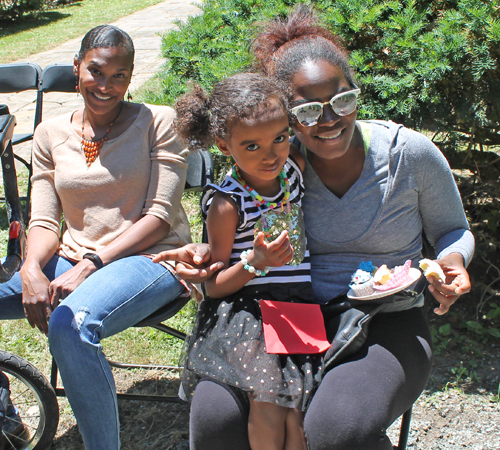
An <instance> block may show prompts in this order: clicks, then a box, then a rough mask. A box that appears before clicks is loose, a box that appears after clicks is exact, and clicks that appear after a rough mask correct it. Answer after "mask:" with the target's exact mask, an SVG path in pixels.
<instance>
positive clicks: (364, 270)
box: [349, 261, 377, 297]
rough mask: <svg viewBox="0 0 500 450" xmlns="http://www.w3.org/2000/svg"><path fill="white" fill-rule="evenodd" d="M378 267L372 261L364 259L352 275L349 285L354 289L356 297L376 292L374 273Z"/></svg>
mask: <svg viewBox="0 0 500 450" xmlns="http://www.w3.org/2000/svg"><path fill="white" fill-rule="evenodd" d="M376 270H377V268H376V267H375V266H374V265H373V264H372V262H371V261H368V262H365V261H362V262H361V264H360V265H359V267H358V268H357V270H356V272H354V273H353V275H352V277H351V283H350V284H349V287H350V288H351V289H352V291H353V292H354V294H355V295H356V297H364V296H366V295H371V294H373V292H375V289H373V273H374V272H375V271H376Z"/></svg>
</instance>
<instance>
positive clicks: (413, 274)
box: [347, 267, 422, 300]
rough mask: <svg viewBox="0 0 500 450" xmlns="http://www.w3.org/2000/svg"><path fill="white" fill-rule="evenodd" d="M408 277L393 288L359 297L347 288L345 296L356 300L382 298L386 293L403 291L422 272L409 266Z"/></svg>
mask: <svg viewBox="0 0 500 450" xmlns="http://www.w3.org/2000/svg"><path fill="white" fill-rule="evenodd" d="M409 275H410V278H409V279H408V281H406V282H405V283H404V284H402V285H401V286H398V287H395V288H393V289H388V290H387V291H375V292H374V293H373V294H370V295H360V296H359V297H358V296H357V295H356V294H355V293H354V291H353V290H352V289H349V292H348V293H347V297H349V298H354V299H356V300H375V299H376V298H382V297H387V296H388V295H391V294H395V293H396V292H400V291H403V290H404V289H406V288H407V287H410V286H411V285H412V284H413V283H415V281H417V280H418V279H419V278H420V276H421V275H422V272H420V270H419V269H416V268H415V267H412V268H410V273H409Z"/></svg>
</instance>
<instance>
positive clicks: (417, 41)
mask: <svg viewBox="0 0 500 450" xmlns="http://www.w3.org/2000/svg"><path fill="white" fill-rule="evenodd" d="M295 3H297V1H296V0H268V1H263V0H206V1H204V2H203V4H201V5H200V7H201V8H202V10H203V11H204V14H203V15H200V16H197V17H194V18H191V19H190V20H189V21H188V22H187V23H186V24H180V30H179V31H175V32H171V33H169V34H168V35H166V36H165V37H164V40H163V54H164V56H165V57H166V58H167V63H166V66H165V70H164V75H163V88H164V92H163V94H162V95H161V96H159V97H157V98H156V99H155V101H158V102H165V103H168V104H172V103H173V102H174V101H175V99H176V98H177V97H178V96H179V95H180V94H181V93H183V92H184V91H185V90H186V82H187V81H188V80H195V81H196V82H198V83H200V84H201V85H202V86H204V87H206V88H208V87H210V86H211V85H213V83H214V82H216V81H218V80H219V79H221V78H223V77H226V76H228V75H231V74H233V73H236V72H238V71H241V70H243V69H245V68H246V67H248V66H249V64H250V63H251V60H250V56H249V55H248V51H247V48H248V44H249V42H250V40H251V38H252V35H253V33H254V31H255V29H256V27H258V25H255V24H256V23H257V24H258V22H259V21H261V20H265V19H269V18H271V17H274V16H276V15H284V14H286V12H287V11H288V10H289V8H290V6H293V5H294V4H295ZM305 3H312V4H314V6H315V8H316V9H317V10H318V11H319V14H320V17H321V18H322V19H323V20H324V22H325V24H326V25H327V26H328V27H329V28H330V29H332V31H334V32H335V33H337V34H338V35H339V36H341V37H342V38H343V40H344V42H345V45H346V47H347V49H348V50H349V51H350V52H351V64H352V65H353V67H354V69H355V71H356V72H357V74H358V80H359V82H360V84H361V85H362V87H363V105H362V108H361V110H360V117H361V118H390V119H393V120H395V121H398V122H402V123H404V124H405V125H408V126H410V127H413V128H416V129H425V130H428V131H433V132H436V133H437V132H441V133H443V135H442V137H446V142H447V143H448V144H451V145H455V146H456V145H459V144H461V143H462V142H466V143H467V144H468V145H469V144H470V145H471V147H472V146H473V145H474V144H478V145H500V102H498V101H497V99H498V98H500V70H499V68H498V61H499V56H500V6H499V4H498V0H495V1H491V2H485V1H484V0H454V1H452V0H420V1H415V0H408V1H404V0H335V1H332V0H317V1H315V2H305Z"/></svg>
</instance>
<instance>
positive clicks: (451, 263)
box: [427, 253, 471, 315]
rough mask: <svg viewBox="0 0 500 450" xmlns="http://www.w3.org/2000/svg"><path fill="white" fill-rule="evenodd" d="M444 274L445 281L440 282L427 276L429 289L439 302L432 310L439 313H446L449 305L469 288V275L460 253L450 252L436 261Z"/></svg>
mask: <svg viewBox="0 0 500 450" xmlns="http://www.w3.org/2000/svg"><path fill="white" fill-rule="evenodd" d="M436 262H437V263H438V264H439V265H440V266H441V268H442V269H443V272H444V274H445V276H446V281H445V282H444V283H440V282H439V281H438V280H436V279H435V278H434V277H432V276H430V277H427V280H428V281H429V283H430V284H429V291H430V292H431V294H432V295H433V296H434V298H435V299H436V300H437V301H438V302H439V303H440V305H439V308H435V309H434V312H435V313H436V314H439V315H443V314H446V313H447V312H448V311H449V310H450V307H451V305H453V303H455V302H456V301H457V299H458V298H459V297H460V296H461V295H462V294H466V293H467V292H469V291H470V289H471V284H470V277H469V273H468V272H467V269H466V268H465V267H464V260H463V257H462V255H461V254H460V253H452V254H450V255H447V256H445V257H443V258H441V259H438V260H437V261H436Z"/></svg>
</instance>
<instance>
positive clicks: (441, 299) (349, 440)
mask: <svg viewBox="0 0 500 450" xmlns="http://www.w3.org/2000/svg"><path fill="white" fill-rule="evenodd" d="M253 48H254V53H255V56H256V59H257V61H258V62H259V63H260V66H261V69H262V71H263V72H265V73H266V74H268V75H270V76H274V77H277V78H278V79H280V80H281V81H284V82H285V83H287V84H288V87H289V92H290V96H291V105H292V108H291V112H292V114H293V115H294V117H295V123H294V124H293V126H292V128H293V131H294V134H295V136H294V138H293V141H294V142H295V144H296V145H297V146H299V147H300V149H301V151H302V153H303V155H304V156H305V159H306V168H305V171H304V180H305V187H306V190H305V196H304V199H303V208H304V213H305V221H306V234H307V239H308V243H309V246H310V252H311V265H312V282H313V289H314V292H315V295H316V298H317V299H319V301H322V302H327V301H329V300H331V299H332V297H335V298H334V300H332V302H336V301H337V302H339V301H342V300H345V294H346V292H347V290H348V284H349V281H350V277H351V274H352V273H353V272H354V271H355V270H356V268H357V267H358V265H359V263H360V262H361V261H372V262H373V263H374V264H375V265H381V264H387V265H388V266H389V267H393V266H395V265H401V264H403V263H404V262H405V260H407V259H410V260H411V261H412V263H413V266H417V265H418V261H419V259H421V258H422V233H423V232H425V235H426V236H427V238H428V240H429V241H430V243H431V244H432V245H433V246H434V248H435V250H436V254H437V262H438V263H439V265H440V266H441V267H442V269H443V270H444V273H445V275H446V280H445V282H444V283H440V282H439V281H437V280H435V279H434V278H432V277H429V282H430V291H431V293H432V294H433V296H434V297H435V299H436V300H437V301H438V303H439V304H440V306H439V307H438V308H436V309H435V312H436V313H437V314H445V313H446V312H447V311H448V309H449V308H450V306H451V305H452V304H453V303H454V302H455V301H456V300H457V298H458V297H460V295H462V294H464V293H467V292H468V291H469V290H470V280H469V275H468V273H467V271H466V269H465V267H466V266H467V264H468V263H469V261H470V259H471V258H472V254H473V251H474V239H473V236H472V234H471V233H470V231H469V227H468V223H467V220H466V217H465V214H464V211H463V207H462V203H461V199H460V195H459V193H458V190H457V187H456V184H455V182H454V179H453V176H452V173H451V170H450V168H449V166H448V164H447V161H446V160H445V158H444V157H443V155H442V154H441V153H440V151H439V150H438V149H437V148H436V147H435V146H434V145H433V144H432V143H431V142H430V141H429V140H428V139H427V138H425V137H424V136H422V135H420V134H418V133H416V132H413V131H410V130H408V129H406V128H404V127H402V126H400V125H397V124H395V123H393V122H387V121H357V120H356V101H357V96H358V95H359V93H360V90H359V88H358V87H357V86H356V83H355V80H354V75H353V73H352V70H351V68H350V67H349V65H348V62H347V55H346V53H345V51H344V50H343V49H342V47H341V46H340V45H339V42H338V39H337V38H336V37H335V36H333V35H332V34H331V33H330V32H328V31H327V30H326V29H325V28H322V27H320V26H319V25H318V24H317V22H316V20H315V19H314V16H313V14H312V11H311V10H310V9H308V8H307V7H304V6H299V7H298V8H297V9H296V10H295V12H293V13H292V14H291V15H290V16H289V17H288V18H286V19H285V20H276V21H274V22H271V23H270V24H268V26H267V28H266V30H265V31H264V32H263V33H262V34H261V35H260V36H259V37H258V38H257V39H256V41H255V42H254V46H253ZM415 289H416V288H415ZM423 305H424V299H423V294H421V293H417V294H411V293H410V294H408V296H407V299H406V300H404V301H398V302H395V303H393V304H392V305H391V308H392V310H389V311H390V312H387V313H379V314H378V315H376V316H374V318H373V319H372V321H371V323H370V326H369V330H368V338H367V340H366V342H365V343H364V344H363V346H362V347H361V348H360V349H359V350H358V351H357V352H356V353H355V354H353V355H352V356H350V357H348V358H347V359H346V360H344V361H342V363H341V364H339V365H337V366H336V367H334V368H332V369H331V370H330V371H329V372H328V373H326V374H325V377H324V379H323V381H322V383H321V385H320V386H319V388H318V390H317V391H316V393H315V395H314V397H313V399H312V401H311V404H310V406H309V408H308V410H307V412H306V414H305V419H304V429H305V433H306V438H307V444H308V448H309V449H311V450H318V449H329V450H339V449H346V450H357V449H363V450H389V449H392V448H393V446H392V444H391V442H390V440H389V438H388V436H387V435H386V429H387V428H388V427H389V426H390V424H391V423H392V422H393V421H394V420H395V419H396V418H397V417H398V416H399V415H401V414H402V413H404V412H405V411H406V410H407V409H408V408H409V407H410V405H411V404H412V403H413V402H414V401H415V400H416V399H417V397H418V396H419V395H420V393H421V392H422V390H423V389H424V387H425V385H426V383H427V380H428V377H429V374H430V369H431V360H432V350H431V336H430V333H429V329H428V326H427V323H426V319H425V316H424V308H423ZM247 414H248V407H247V406H246V405H245V403H244V402H242V401H241V399H240V398H238V396H236V395H235V393H234V392H233V391H232V390H231V389H229V388H227V386H222V385H220V384H215V383H213V382H211V381H209V380H205V381H202V382H201V383H200V384H199V385H198V387H197V389H196V391H195V394H194V398H193V401H192V409H191V444H192V446H191V448H192V449H201V448H203V449H204V450H211V449H218V450H224V449H232V448H238V449H248V448H249V444H248V438H247V436H246V431H245V430H246V428H245V424H246V420H247Z"/></svg>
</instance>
